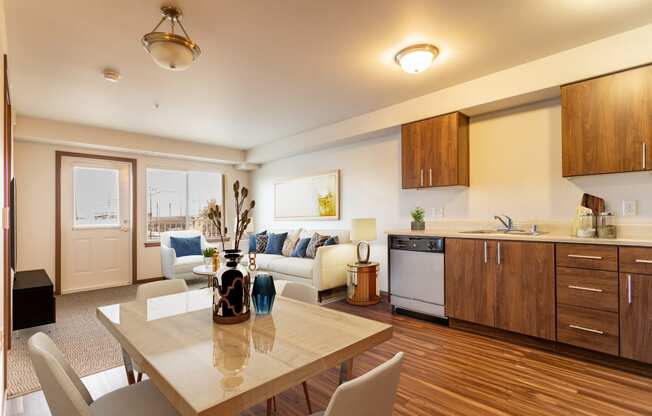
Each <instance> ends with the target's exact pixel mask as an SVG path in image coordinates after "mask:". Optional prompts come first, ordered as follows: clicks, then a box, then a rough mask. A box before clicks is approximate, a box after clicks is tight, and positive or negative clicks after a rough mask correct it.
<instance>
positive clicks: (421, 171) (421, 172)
mask: <svg viewBox="0 0 652 416" xmlns="http://www.w3.org/2000/svg"><path fill="white" fill-rule="evenodd" d="M421 187H423V169H421Z"/></svg>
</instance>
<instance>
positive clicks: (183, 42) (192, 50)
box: [141, 6, 201, 71]
mask: <svg viewBox="0 0 652 416" xmlns="http://www.w3.org/2000/svg"><path fill="white" fill-rule="evenodd" d="M161 14H162V15H163V17H162V18H161V20H160V21H159V22H158V24H157V25H156V27H155V28H154V30H152V31H151V32H150V33H147V34H146V35H145V36H143V38H142V39H141V42H142V44H143V46H144V47H145V49H146V50H147V52H149V54H150V55H151V57H152V59H153V60H154V62H156V64H157V65H158V66H160V67H162V68H165V69H168V70H170V71H183V70H185V69H188V68H189V67H190V65H191V64H192V63H193V62H194V61H195V60H196V59H197V57H199V55H200V54H201V49H199V45H197V44H196V43H195V42H193V41H192V40H191V39H190V36H188V32H186V29H185V28H184V27H183V25H182V24H181V9H179V8H176V7H173V6H163V7H161ZM165 21H169V23H170V31H169V32H157V30H158V28H159V27H160V26H161V25H162V24H163V22H165ZM177 25H178V26H179V27H180V28H181V31H182V32H183V35H181V34H178V33H175V28H176V26H177Z"/></svg>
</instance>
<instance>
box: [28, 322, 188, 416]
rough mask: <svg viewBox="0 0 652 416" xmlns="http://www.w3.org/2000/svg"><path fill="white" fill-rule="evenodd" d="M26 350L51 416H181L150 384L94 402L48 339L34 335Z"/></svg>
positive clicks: (122, 390) (134, 385)
mask: <svg viewBox="0 0 652 416" xmlns="http://www.w3.org/2000/svg"><path fill="white" fill-rule="evenodd" d="M27 348H28V351H29V355H30V358H31V360H32V364H33V366H34V371H35V372H36V375H37V377H38V380H39V382H40V383H41V387H42V388H43V393H44V394H45V400H46V401H47V403H48V407H49V408H50V412H52V415H53V416H115V415H120V416H147V415H157V416H180V414H179V413H178V412H177V411H176V410H175V409H174V408H173V407H172V405H171V404H170V403H169V402H168V401H167V399H166V398H165V396H163V395H162V394H161V393H160V392H159V391H158V389H157V388H156V387H155V386H154V385H153V384H152V383H151V382H149V381H144V382H142V383H138V384H133V385H131V386H127V387H123V388H120V389H118V390H115V391H112V392H111V393H109V394H105V395H104V396H102V397H100V398H98V399H96V400H93V399H92V397H91V395H90V393H89V392H88V390H87V389H86V387H85V386H84V384H83V383H82V381H81V380H80V378H79V376H77V374H76V373H75V371H74V370H73V369H72V367H71V366H70V364H69V363H68V362H67V361H66V360H65V358H64V357H63V355H62V354H61V351H59V349H58V348H57V346H56V345H54V342H52V340H51V339H50V337H48V336H47V335H45V334H44V333H42V332H39V333H36V334H34V335H33V336H32V337H31V338H30V339H29V341H28V342H27Z"/></svg>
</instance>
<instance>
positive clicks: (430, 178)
mask: <svg viewBox="0 0 652 416" xmlns="http://www.w3.org/2000/svg"><path fill="white" fill-rule="evenodd" d="M429 175H430V186H432V168H430V173H429Z"/></svg>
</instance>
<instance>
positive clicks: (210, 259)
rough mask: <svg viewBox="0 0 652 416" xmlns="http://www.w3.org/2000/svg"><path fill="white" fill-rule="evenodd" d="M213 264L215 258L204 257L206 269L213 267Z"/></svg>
mask: <svg viewBox="0 0 652 416" xmlns="http://www.w3.org/2000/svg"><path fill="white" fill-rule="evenodd" d="M212 264H213V257H204V267H207V268H208V267H211V265H212Z"/></svg>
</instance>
